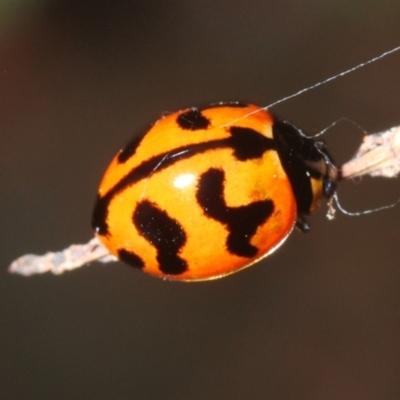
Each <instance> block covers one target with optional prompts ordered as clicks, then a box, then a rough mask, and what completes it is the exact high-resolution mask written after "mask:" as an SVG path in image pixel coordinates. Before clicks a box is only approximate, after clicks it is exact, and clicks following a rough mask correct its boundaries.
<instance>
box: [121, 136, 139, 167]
mask: <svg viewBox="0 0 400 400" xmlns="http://www.w3.org/2000/svg"><path fill="white" fill-rule="evenodd" d="M143 138H144V135H140V136H139V137H135V138H133V139H132V140H131V141H130V142H129V143H128V144H127V145H126V146H125V147H124V148H123V149H122V150H120V152H119V153H118V162H119V163H120V164H122V163H124V162H125V161H127V160H129V158H130V157H132V156H133V155H134V154H135V152H136V149H137V148H138V146H139V144H140V142H141V141H142V139H143Z"/></svg>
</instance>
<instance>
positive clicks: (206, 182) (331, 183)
mask: <svg viewBox="0 0 400 400" xmlns="http://www.w3.org/2000/svg"><path fill="white" fill-rule="evenodd" d="M337 181H338V170H337V168H336V167H335V165H334V163H333V161H332V158H331V156H330V155H329V153H328V151H327V149H326V147H325V145H324V144H323V143H322V142H320V141H316V140H315V139H312V138H309V137H307V136H305V135H304V134H303V133H302V132H301V131H300V130H299V129H298V128H296V127H295V126H294V125H292V124H290V123H289V122H287V121H284V120H282V119H279V118H277V117H275V116H274V115H272V114H270V113H269V112H268V111H266V110H265V109H263V108H261V107H258V106H255V105H252V104H243V103H219V104H213V105H210V106H207V107H203V108H187V109H184V110H181V111H178V112H175V113H172V114H169V115H167V116H164V117H162V118H161V119H159V120H158V121H157V122H156V123H155V124H154V125H153V126H152V127H150V129H148V130H147V131H146V132H145V133H144V134H143V135H142V136H140V137H139V138H135V139H134V140H132V141H131V142H130V143H128V144H127V146H126V147H125V148H123V149H122V150H120V152H119V153H118V154H117V155H116V156H115V158H114V159H113V160H112V162H111V164H110V166H109V167H108V169H107V170H106V173H105V175H104V177H103V179H102V181H101V184H100V188H99V191H98V197H97V202H96V205H95V209H94V212H93V218H92V226H93V229H94V231H95V234H96V235H97V237H98V238H99V240H100V241H101V242H102V243H103V244H104V245H105V246H106V247H107V249H108V250H109V251H110V252H111V253H112V254H113V255H115V256H116V257H117V258H118V259H120V260H121V261H124V262H126V263H128V264H130V265H132V266H134V267H136V268H138V269H141V270H142V271H144V272H147V273H149V274H151V275H154V276H157V277H161V278H164V279H172V280H181V281H199V280H209V279H215V278H220V277H223V276H225V275H228V274H231V273H233V272H236V271H238V270H240V269H242V268H245V267H248V266H250V265H252V264H253V263H255V262H256V261H258V260H260V259H261V258H263V257H266V256H267V255H268V254H270V253H272V252H273V251H274V250H275V249H276V248H277V247H278V246H279V245H281V244H282V242H283V241H284V240H285V239H286V238H287V236H288V235H289V233H290V232H291V231H292V229H293V227H294V226H297V227H299V228H300V229H301V230H302V231H307V230H308V229H309V226H308V224H307V222H306V220H305V215H308V214H310V213H312V212H314V211H316V210H317V209H318V207H319V205H320V203H321V200H322V199H323V198H325V199H330V198H331V197H332V196H333V194H334V192H335V190H336V184H337Z"/></svg>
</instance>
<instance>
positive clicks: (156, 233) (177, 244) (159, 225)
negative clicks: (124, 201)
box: [132, 200, 188, 275]
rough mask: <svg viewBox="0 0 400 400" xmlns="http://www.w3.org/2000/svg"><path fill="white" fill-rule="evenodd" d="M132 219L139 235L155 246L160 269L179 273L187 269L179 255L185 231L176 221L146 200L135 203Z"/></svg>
mask: <svg viewBox="0 0 400 400" xmlns="http://www.w3.org/2000/svg"><path fill="white" fill-rule="evenodd" d="M132 220H133V223H134V224H135V226H136V229H137V230H138V231H139V233H140V235H142V236H143V237H145V238H146V239H147V240H148V241H149V242H150V243H151V244H152V245H153V246H154V247H155V248H156V250H157V261H158V263H159V265H160V267H159V268H160V271H162V272H163V273H164V274H168V275H179V274H182V273H183V272H185V271H186V270H187V269H188V265H187V262H186V261H185V260H184V259H182V258H181V257H179V250H180V249H181V248H182V247H183V246H184V245H185V243H186V233H185V230H184V229H183V227H182V226H181V225H180V224H179V222H178V221H176V220H175V219H173V218H171V217H170V216H169V215H168V214H167V213H166V212H165V211H163V210H160V209H159V208H158V207H157V206H156V205H155V204H154V203H151V202H150V201H148V200H144V201H142V202H140V203H139V204H138V205H137V207H136V209H135V211H134V213H133V216H132Z"/></svg>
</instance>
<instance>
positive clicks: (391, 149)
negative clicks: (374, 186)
mask: <svg viewBox="0 0 400 400" xmlns="http://www.w3.org/2000/svg"><path fill="white" fill-rule="evenodd" d="M399 172H400V126H396V127H394V128H391V129H389V130H387V131H385V132H381V133H376V134H373V135H367V136H364V140H363V142H362V144H361V146H360V148H359V149H358V151H357V153H356V155H355V157H354V158H353V159H352V160H350V161H349V162H347V163H345V164H344V165H342V167H341V176H342V179H351V178H355V177H359V176H363V175H370V176H372V177H384V178H395V177H397V175H398V174H399Z"/></svg>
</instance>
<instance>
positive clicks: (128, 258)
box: [118, 249, 145, 269]
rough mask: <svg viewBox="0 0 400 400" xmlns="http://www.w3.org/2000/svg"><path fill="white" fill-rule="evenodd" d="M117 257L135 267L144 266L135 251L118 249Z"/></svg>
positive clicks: (140, 267)
mask: <svg viewBox="0 0 400 400" xmlns="http://www.w3.org/2000/svg"><path fill="white" fill-rule="evenodd" d="M118 258H119V259H120V260H121V261H123V262H124V263H126V264H129V265H131V266H132V267H135V268H137V269H143V268H144V267H145V265H144V261H143V260H142V259H141V258H140V257H139V256H138V255H137V254H135V253H133V252H131V251H128V250H125V249H119V250H118Z"/></svg>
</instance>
